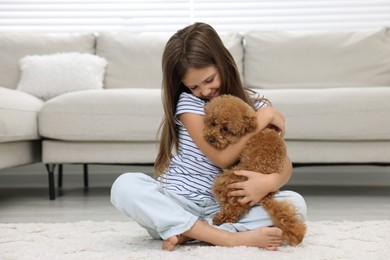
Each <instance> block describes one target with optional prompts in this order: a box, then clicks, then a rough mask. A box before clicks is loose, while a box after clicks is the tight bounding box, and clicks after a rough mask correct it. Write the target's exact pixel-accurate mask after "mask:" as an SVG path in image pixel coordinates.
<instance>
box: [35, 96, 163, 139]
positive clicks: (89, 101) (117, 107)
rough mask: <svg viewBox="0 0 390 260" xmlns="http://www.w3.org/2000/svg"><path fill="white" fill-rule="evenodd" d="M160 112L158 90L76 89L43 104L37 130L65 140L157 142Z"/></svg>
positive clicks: (49, 136)
mask: <svg viewBox="0 0 390 260" xmlns="http://www.w3.org/2000/svg"><path fill="white" fill-rule="evenodd" d="M162 115H163V111H162V104H161V90H160V89H108V90H87V91H77V92H72V93H67V94H64V95H61V96H58V97H55V98H53V99H50V100H49V101H47V102H46V103H45V105H44V106H43V108H42V109H41V111H40V113H39V131H40V134H41V135H42V136H44V137H48V138H53V139H58V140H68V141H156V140H157V138H156V132H157V129H158V127H159V125H160V123H161V119H162Z"/></svg>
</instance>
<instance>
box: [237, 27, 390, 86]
mask: <svg viewBox="0 0 390 260" xmlns="http://www.w3.org/2000/svg"><path fill="white" fill-rule="evenodd" d="M244 39H245V66H244V68H245V73H244V75H245V83H246V85H247V86H248V87H252V88H273V89H274V88H311V89H312V88H328V87H331V88H333V87H341V88H342V87H366V86H390V77H389V75H390V66H389V64H390V28H384V29H381V30H376V31H354V32H340V31H339V32H337V31H334V32H318V33H307V32H305V33H283V32H258V31H257V32H256V31H253V32H248V33H246V34H245V35H244Z"/></svg>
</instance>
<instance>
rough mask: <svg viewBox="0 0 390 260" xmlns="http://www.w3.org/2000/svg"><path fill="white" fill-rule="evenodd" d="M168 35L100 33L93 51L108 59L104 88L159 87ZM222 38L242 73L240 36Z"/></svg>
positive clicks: (227, 35) (233, 34)
mask: <svg viewBox="0 0 390 260" xmlns="http://www.w3.org/2000/svg"><path fill="white" fill-rule="evenodd" d="M169 37H170V35H160V34H155V35H148V34H135V33H127V32H101V33H99V34H98V35H97V41H96V55H98V56H100V57H104V58H105V59H106V60H107V61H108V65H107V67H106V76H105V81H104V88H107V89H111V88H161V83H162V70H161V60H162V54H163V51H164V47H165V44H166V42H167V41H168V39H169ZM221 38H222V41H223V42H224V44H225V46H226V47H227V48H228V49H229V51H230V52H231V53H232V55H233V57H234V59H235V61H236V63H237V66H238V68H239V70H240V73H242V70H243V47H242V36H241V35H240V34H238V33H230V34H225V35H221Z"/></svg>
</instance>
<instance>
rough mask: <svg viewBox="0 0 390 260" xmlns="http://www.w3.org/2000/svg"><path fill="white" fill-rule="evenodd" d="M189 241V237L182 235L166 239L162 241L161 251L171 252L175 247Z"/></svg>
mask: <svg viewBox="0 0 390 260" xmlns="http://www.w3.org/2000/svg"><path fill="white" fill-rule="evenodd" d="M190 240H191V239H190V238H189V237H186V236H183V235H178V236H171V237H169V238H168V239H166V240H163V243H162V249H163V250H165V251H173V250H174V249H175V248H176V246H177V245H181V244H184V243H185V242H187V241H190Z"/></svg>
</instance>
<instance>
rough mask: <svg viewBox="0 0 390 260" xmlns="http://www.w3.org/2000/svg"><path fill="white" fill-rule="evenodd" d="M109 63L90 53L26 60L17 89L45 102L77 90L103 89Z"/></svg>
mask: <svg viewBox="0 0 390 260" xmlns="http://www.w3.org/2000/svg"><path fill="white" fill-rule="evenodd" d="M106 65H107V60H106V59H104V58H101V57H98V56H96V55H92V54H89V53H76V52H71V53H57V54H51V55H32V56H25V57H24V58H22V59H21V60H20V70H21V76H20V80H19V84H18V87H17V89H18V90H20V91H24V92H27V93H30V94H32V95H34V96H36V97H38V98H41V99H43V100H48V99H51V98H53V97H55V96H58V95H61V94H64V93H67V92H72V91H78V90H87V89H101V88H103V79H104V73H105V68H106Z"/></svg>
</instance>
